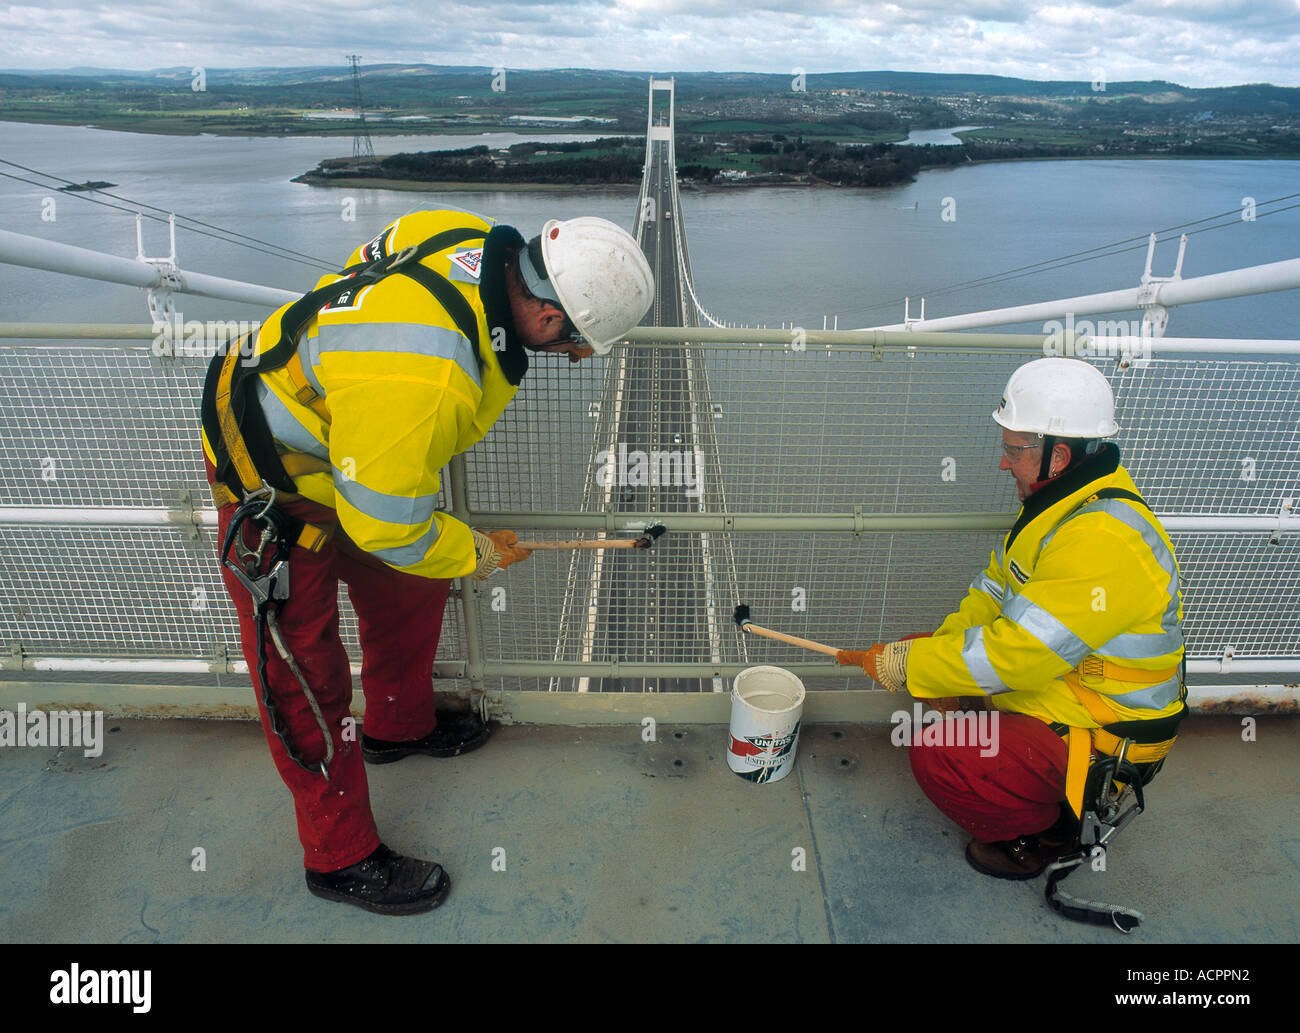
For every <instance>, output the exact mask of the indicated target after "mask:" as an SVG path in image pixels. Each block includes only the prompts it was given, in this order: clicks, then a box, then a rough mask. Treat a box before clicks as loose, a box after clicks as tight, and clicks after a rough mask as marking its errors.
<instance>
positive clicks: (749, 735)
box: [727, 667, 805, 782]
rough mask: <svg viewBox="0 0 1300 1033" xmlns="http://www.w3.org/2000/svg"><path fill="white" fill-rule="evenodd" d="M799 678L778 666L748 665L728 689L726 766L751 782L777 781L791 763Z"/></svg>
mask: <svg viewBox="0 0 1300 1033" xmlns="http://www.w3.org/2000/svg"><path fill="white" fill-rule="evenodd" d="M804 696H805V693H804V687H803V682H801V681H800V680H799V679H798V678H796V677H795V676H794V675H793V674H791V673H790V672H789V671H786V670H782V669H781V668H780V667H750V668H748V669H746V670H744V671H741V672H740V673H739V674H738V675H736V678H735V681H734V682H733V683H732V689H731V729H730V736H729V739H730V741H729V743H728V745H727V766H728V767H730V768H731V770H732V771H734V772H735V773H736V774H738V775H740V776H741V778H744V779H746V780H748V781H750V782H779V781H780V780H781V779H783V778H785V776H786V775H788V774H789V773H790V771H791V770H792V769H793V768H794V761H795V750H796V748H797V746H798V742H799V723H800V719H801V718H802V716H803V703H804Z"/></svg>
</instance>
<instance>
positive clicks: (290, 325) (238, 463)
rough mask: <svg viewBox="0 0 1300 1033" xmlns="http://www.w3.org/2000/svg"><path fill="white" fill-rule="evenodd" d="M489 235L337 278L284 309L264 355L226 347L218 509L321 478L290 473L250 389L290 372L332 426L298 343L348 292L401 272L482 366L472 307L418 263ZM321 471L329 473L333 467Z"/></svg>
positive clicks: (461, 233)
mask: <svg viewBox="0 0 1300 1033" xmlns="http://www.w3.org/2000/svg"><path fill="white" fill-rule="evenodd" d="M483 236H484V232H483V231H482V230H481V229H474V228H470V227H461V228H457V229H449V230H444V231H443V232H441V233H436V234H434V235H433V236H432V237H430V238H429V239H428V240H425V241H423V242H422V243H420V244H419V245H416V246H412V247H408V248H406V249H404V250H402V251H401V252H399V253H398V254H397V255H385V256H383V257H381V258H377V259H375V260H373V261H371V262H364V263H359V264H357V265H352V266H349V267H347V268H346V269H344V270H343V272H342V273H341V274H340V277H339V279H337V280H335V281H333V282H331V283H328V284H325V285H324V286H322V287H318V288H316V289H315V290H313V291H309V292H308V293H307V294H304V295H303V296H302V297H301V298H299V299H298V300H297V301H295V302H294V303H293V304H292V305H290V306H289V307H288V308H287V309H285V311H284V313H283V314H282V315H281V317H280V339H279V340H278V341H277V342H276V343H275V344H274V345H272V346H271V347H270V348H268V349H267V350H266V351H263V352H261V353H260V354H258V355H254V356H251V357H249V356H245V355H244V350H243V347H242V345H243V344H244V342H245V341H246V340H247V339H248V337H247V336H246V337H244V338H241V339H240V341H239V342H238V345H228V346H227V349H226V352H225V353H224V354H222V353H220V352H218V354H217V355H216V356H214V358H213V361H212V363H211V365H210V366H209V367H208V374H207V377H206V379H205V381H204V390H203V427H204V431H205V433H206V434H207V438H208V442H209V443H210V444H211V446H212V449H213V452H214V454H215V458H216V480H217V482H218V483H220V484H223V485H224V486H225V489H226V490H225V491H224V492H218V491H217V490H216V489H215V487H214V490H213V500H214V501H215V502H217V504H218V505H223V504H225V503H227V502H231V501H239V500H240V499H241V498H243V497H244V496H246V495H248V494H249V493H252V492H256V491H258V490H260V489H262V487H263V485H264V484H265V485H268V486H270V487H272V488H274V489H276V490H277V491H278V492H280V493H282V497H283V496H290V497H291V496H292V495H293V492H294V487H295V485H294V483H293V478H294V477H295V476H299V475H300V474H302V473H307V472H316V468H314V467H312V468H303V467H301V466H299V467H297V468H295V469H294V470H292V471H291V470H290V469H289V464H288V463H287V460H288V455H281V454H280V453H279V452H277V451H276V448H275V443H274V438H273V437H272V435H271V432H270V428H269V427H268V426H267V424H266V417H265V416H264V415H263V413H262V407H261V406H260V405H258V404H257V403H256V402H255V401H254V400H253V399H252V398H251V397H250V395H251V387H252V385H253V384H254V383H255V382H256V378H255V377H254V376H253V374H258V373H269V372H271V371H273V370H276V369H279V368H281V367H283V366H286V365H288V366H289V370H288V372H289V377H290V379H291V381H292V382H293V385H294V390H295V393H296V396H297V399H298V401H299V402H301V403H302V404H304V405H309V406H310V407H311V408H312V410H313V411H314V412H315V413H316V414H317V415H318V416H320V418H321V419H322V420H325V421H326V422H327V423H328V422H329V408H328V406H327V405H326V402H325V399H324V398H322V397H320V395H318V394H317V393H316V391H315V389H314V388H313V387H312V386H311V385H310V383H308V381H307V378H306V375H305V372H304V371H303V368H302V361H301V359H300V358H299V356H298V339H299V337H300V335H301V334H302V331H303V329H304V328H305V327H306V325H307V323H308V322H310V321H311V320H312V319H313V318H315V316H316V315H317V314H318V313H319V312H320V311H321V309H323V308H324V307H325V306H326V305H329V304H330V303H332V302H334V301H337V300H338V299H339V298H340V297H341V296H342V295H344V294H345V293H347V292H349V291H353V290H357V289H359V288H362V287H365V286H369V285H370V284H373V283H378V282H379V281H380V280H382V279H383V278H384V277H386V276H389V275H391V274H392V273H395V272H401V273H406V274H407V275H409V276H410V277H411V279H413V280H415V281H416V282H417V283H419V284H421V286H423V287H425V288H426V289H427V290H429V291H430V292H431V293H432V294H433V295H434V297H435V298H437V300H438V301H439V303H441V304H442V306H443V307H444V308H445V309H446V310H447V312H448V314H449V315H451V317H452V319H453V320H454V321H455V322H456V325H457V327H458V328H459V329H460V331H461V333H463V334H464V335H465V336H466V337H467V338H468V339H469V340H470V341H471V342H472V344H473V345H474V354H475V356H476V358H477V359H478V361H479V362H480V364H481V363H482V361H483V360H482V357H481V355H479V350H478V340H479V335H478V320H477V318H476V317H475V315H474V310H473V308H472V307H471V306H470V304H469V302H468V301H467V300H466V298H465V296H464V295H463V294H461V293H460V291H459V290H457V288H456V287H454V286H453V285H452V283H451V281H450V280H448V279H447V278H446V277H445V276H442V275H441V274H439V273H436V272H434V271H433V270H431V269H428V268H426V267H425V266H422V265H420V261H421V260H422V259H423V258H425V257H427V256H428V255H431V254H435V253H437V252H439V251H442V250H445V249H446V248H449V247H453V246H455V245H456V244H460V243H464V242H465V241H467V240H473V239H478V238H482V237H483ZM241 356H244V361H243V362H241V361H239V359H240V357H241ZM292 454H293V453H290V455H292ZM321 469H328V465H326V466H324V467H322V468H321ZM308 528H310V530H308ZM327 539H328V535H327V532H326V531H325V529H324V528H313V527H312V525H304V532H303V534H300V535H299V540H298V541H297V542H296V544H299V545H302V546H303V547H304V548H313V547H314V548H315V549H319V548H320V547H321V546H322V545H323V544H324V542H325V541H326V540H327Z"/></svg>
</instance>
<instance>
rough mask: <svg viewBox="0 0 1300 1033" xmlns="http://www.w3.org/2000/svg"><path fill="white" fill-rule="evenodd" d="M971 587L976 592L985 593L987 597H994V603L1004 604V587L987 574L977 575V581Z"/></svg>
mask: <svg viewBox="0 0 1300 1033" xmlns="http://www.w3.org/2000/svg"><path fill="white" fill-rule="evenodd" d="M970 586H971V588H972V589H973V590H974V591H976V592H983V593H984V594H985V595H990V596H992V597H993V601H994V602H996V603H1000V602H1002V586H1001V585H999V584H998V583H997V582H996V581H994V580H993V579H992V578H991V577H989V576H988V575H987V574H984V573H980V574H977V575H975V580H974V581H972V582H971V583H970Z"/></svg>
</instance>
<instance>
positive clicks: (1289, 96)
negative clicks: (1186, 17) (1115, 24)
mask: <svg viewBox="0 0 1300 1033" xmlns="http://www.w3.org/2000/svg"><path fill="white" fill-rule="evenodd" d="M192 73H193V69H192V67H190V66H175V67H170V68H157V69H151V70H149V71H145V72H141V71H130V70H121V69H104V68H68V69H57V70H50V71H22V70H0V88H8V89H49V88H50V87H55V88H59V87H67V88H69V89H85V88H86V85H87V82H86V81H87V80H97V81H100V82H103V83H105V84H111V85H112V86H114V87H117V88H124V87H125V88H129V87H138V88H143V89H149V88H159V87H165V86H168V85H175V86H184V87H186V88H188V86H189V84H190V80H191V77H192ZM493 73H494V69H493V68H491V67H490V66H487V65H464V66H449V65H426V64H382V63H381V64H373V65H363V67H362V82H363V88H364V90H365V91H366V102H367V104H368V105H370V104H374V105H379V106H383V105H389V104H393V103H398V104H400V103H402V102H403V101H409V100H410V99H412V94H418V96H419V99H421V100H423V101H426V102H436V101H438V100H440V99H443V98H444V97H445V96H447V95H457V94H464V93H466V92H467V91H470V92H471V94H477V95H482V94H484V93H490V81H491V79H492V77H493ZM204 74H205V76H206V79H207V89H208V90H213V89H216V88H227V87H236V88H237V87H278V88H279V89H280V90H281V91H285V92H286V93H299V92H302V93H303V95H304V96H307V95H310V96H311V97H312V98H316V99H318V98H319V97H320V96H321V95H322V92H324V93H325V94H327V95H333V94H337V97H338V99H340V100H347V99H349V98H350V91H351V71H350V69H348V68H347V67H346V66H344V65H342V64H340V65H338V66H328V67H322V66H307V67H302V68H281V67H267V68H205V69H204ZM662 75H664V76H667V75H673V76H674V78H675V79H676V86H677V96H678V100H679V102H685V101H691V100H699V99H708V98H724V97H743V96H752V95H761V94H769V93H786V92H789V91H790V88H791V79H792V77H791V75H790V74H788V73H780V74H777V73H772V74H764V73H755V72H677V73H662ZM506 76H507V79H506V81H507V84H508V86H507V92H509V93H511V94H514V95H516V96H517V97H523V96H528V95H532V94H542V95H552V96H555V95H567V96H570V97H573V96H574V95H581V96H584V97H592V98H593V99H595V98H602V97H603V98H604V99H607V100H615V99H617V100H635V101H638V102H644V100H645V94H646V83H647V80H648V79H649V75H648V73H645V72H626V71H619V70H602V69H589V68H554V69H513V68H506ZM804 85H805V86H806V88H807V89H808V90H809V91H816V90H830V89H853V90H865V91H873V92H874V91H893V92H899V93H908V94H913V95H918V96H954V95H956V96H961V95H966V96H973V95H979V96H985V97H1017V98H1024V99H1029V100H1056V99H1060V98H1076V99H1077V98H1082V97H1090V96H1093V95H1094V91H1093V88H1092V83H1091V82H1088V81H1073V80H1043V81H1040V80H1034V79H1016V78H1011V77H1007V76H999V75H965V74H962V75H955V74H946V73H938V72H895V71H861V72H829V73H824V74H823V73H818V74H809V75H807V76H805V82H804ZM1102 96H1103V97H1105V98H1107V99H1108V98H1113V97H1118V96H1131V97H1138V98H1159V100H1160V103H1171V102H1172V103H1178V102H1181V103H1186V104H1190V105H1193V106H1195V105H1200V106H1201V107H1202V108H1204V109H1206V110H1229V111H1245V110H1260V109H1272V110H1274V111H1278V112H1283V113H1286V112H1290V113H1300V87H1284V86H1272V85H1269V84H1267V83H1253V84H1244V85H1236V86H1221V87H1213V88H1203V89H1195V88H1192V87H1188V86H1182V85H1179V84H1177V83H1173V82H1167V81H1161V80H1155V81H1149V82H1134V81H1125V82H1110V83H1107V84H1106V88H1105V91H1104V94H1102ZM286 99H287V98H286Z"/></svg>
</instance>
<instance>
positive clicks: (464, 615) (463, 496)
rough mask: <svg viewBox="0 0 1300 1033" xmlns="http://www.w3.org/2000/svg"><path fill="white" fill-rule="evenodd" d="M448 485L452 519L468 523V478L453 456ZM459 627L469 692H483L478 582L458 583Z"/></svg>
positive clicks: (461, 461)
mask: <svg viewBox="0 0 1300 1033" xmlns="http://www.w3.org/2000/svg"><path fill="white" fill-rule="evenodd" d="M447 482H448V487H449V488H450V490H451V515H452V516H454V517H455V518H456V519H457V520H459V521H461V522H462V523H466V524H468V523H469V522H470V514H469V493H468V484H469V475H468V474H467V472H466V470H465V457H464V456H463V455H458V456H452V459H451V462H450V463H448V464H447ZM460 613H461V627H462V628H464V629H465V675H466V677H468V678H469V687H470V691H471V692H486V690H487V687H486V685H485V684H484V681H483V634H482V628H481V627H480V626H479V620H478V582H477V581H475V580H474V579H473V578H472V577H463V578H461V579H460Z"/></svg>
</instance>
